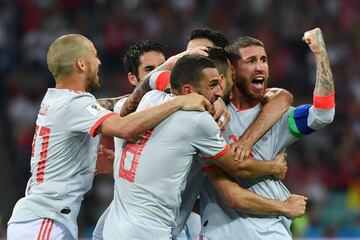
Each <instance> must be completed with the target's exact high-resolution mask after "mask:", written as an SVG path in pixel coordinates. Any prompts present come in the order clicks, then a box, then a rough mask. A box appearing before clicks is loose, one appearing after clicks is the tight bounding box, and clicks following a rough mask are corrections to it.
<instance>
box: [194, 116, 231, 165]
mask: <svg viewBox="0 0 360 240" xmlns="http://www.w3.org/2000/svg"><path fill="white" fill-rule="evenodd" d="M192 145H193V146H194V147H195V148H196V149H197V150H199V152H200V154H201V155H202V156H203V157H204V158H205V159H214V158H218V157H220V156H221V155H223V154H225V152H226V150H227V149H228V145H227V143H226V141H225V140H224V138H223V137H222V135H221V132H220V129H219V127H218V125H217V124H216V122H215V121H214V119H213V118H212V117H211V115H210V114H209V113H208V112H204V113H202V115H201V117H200V119H199V122H198V124H197V126H196V127H195V131H194V133H193V136H192Z"/></svg>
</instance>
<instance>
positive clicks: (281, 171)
mask: <svg viewBox="0 0 360 240" xmlns="http://www.w3.org/2000/svg"><path fill="white" fill-rule="evenodd" d="M286 158H287V154H286V153H279V154H278V155H276V156H275V158H274V160H273V161H274V163H275V168H276V169H275V174H274V177H276V178H277V179H279V180H282V179H284V178H285V175H286V172H287V169H288V168H287V161H286Z"/></svg>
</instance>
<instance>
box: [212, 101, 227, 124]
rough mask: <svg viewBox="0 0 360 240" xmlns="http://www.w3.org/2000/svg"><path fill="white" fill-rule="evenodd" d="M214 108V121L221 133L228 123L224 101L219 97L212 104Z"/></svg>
mask: <svg viewBox="0 0 360 240" xmlns="http://www.w3.org/2000/svg"><path fill="white" fill-rule="evenodd" d="M214 108H215V113H214V119H215V121H216V123H217V124H218V126H219V128H220V131H223V130H225V128H226V127H227V125H228V123H229V122H230V112H229V110H228V109H227V107H226V105H225V103H224V100H223V99H222V98H220V97H219V98H218V99H217V100H216V101H215V102H214Z"/></svg>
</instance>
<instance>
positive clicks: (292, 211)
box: [207, 167, 307, 218]
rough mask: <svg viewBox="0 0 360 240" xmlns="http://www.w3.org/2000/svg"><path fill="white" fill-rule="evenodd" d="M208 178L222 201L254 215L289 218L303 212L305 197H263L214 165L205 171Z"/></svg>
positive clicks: (298, 215)
mask: <svg viewBox="0 0 360 240" xmlns="http://www.w3.org/2000/svg"><path fill="white" fill-rule="evenodd" d="M207 175H208V176H209V179H210V181H211V183H212V184H213V186H214V187H215V189H216V190H217V192H218V193H219V194H220V196H221V197H222V199H223V200H224V202H225V203H226V204H227V205H228V206H229V207H230V208H234V209H237V210H240V211H242V212H246V213H250V214H256V215H276V216H277V215H283V216H286V217H290V218H295V217H300V216H301V215H303V214H304V213H305V209H306V201H307V198H306V197H304V196H300V195H290V196H289V198H288V199H286V200H285V201H278V200H272V199H267V198H264V197H262V196H260V195H257V194H256V193H254V192H252V191H249V190H247V189H244V188H242V187H240V186H239V184H237V183H236V182H235V181H234V180H233V179H232V178H231V177H230V176H229V175H227V174H226V173H225V172H224V171H223V170H221V169H220V168H217V167H215V168H214V169H211V170H210V171H209V172H207Z"/></svg>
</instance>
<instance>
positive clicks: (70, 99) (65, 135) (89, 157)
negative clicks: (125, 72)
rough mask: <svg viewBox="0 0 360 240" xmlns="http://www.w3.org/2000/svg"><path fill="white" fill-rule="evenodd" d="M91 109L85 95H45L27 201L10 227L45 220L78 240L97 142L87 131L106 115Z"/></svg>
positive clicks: (18, 207) (63, 92) (56, 92)
mask: <svg viewBox="0 0 360 240" xmlns="http://www.w3.org/2000/svg"><path fill="white" fill-rule="evenodd" d="M93 103H96V99H95V98H94V97H93V96H92V95H91V94H89V93H83V92H75V91H71V90H68V89H48V91H47V93H46V95H45V97H44V99H43V101H42V103H41V108H40V111H39V114H38V118H37V121H36V129H35V134H34V139H33V144H32V156H31V178H30V180H29V184H28V187H27V189H26V196H25V197H24V198H22V199H20V200H19V201H18V203H17V204H16V206H15V207H14V211H13V215H12V217H11V219H10V220H9V222H22V221H30V220H34V219H38V218H50V219H54V220H56V221H58V222H60V223H62V224H64V225H66V226H67V227H68V228H69V230H70V232H71V233H72V234H73V236H74V238H76V237H77V226H76V218H77V215H78V212H79V209H80V204H81V201H82V199H83V195H84V194H85V193H86V192H87V191H88V190H89V189H90V188H91V184H92V180H93V176H94V170H95V157H96V152H97V148H98V142H99V141H98V137H95V138H93V137H91V136H90V134H89V133H90V132H91V130H90V128H91V126H92V124H94V123H95V122H96V119H97V118H98V117H99V116H98V114H100V115H104V114H107V113H108V112H105V111H103V110H102V109H100V108H99V109H98V110H97V109H92V106H93V108H95V107H98V106H97V105H94V104H93ZM89 104H90V105H89ZM91 104H93V105H91ZM86 108H89V109H91V110H90V111H86ZM91 111H93V114H91ZM89 115H90V117H89ZM95 115H97V116H96V117H94V116H95ZM92 117H93V118H92Z"/></svg>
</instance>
